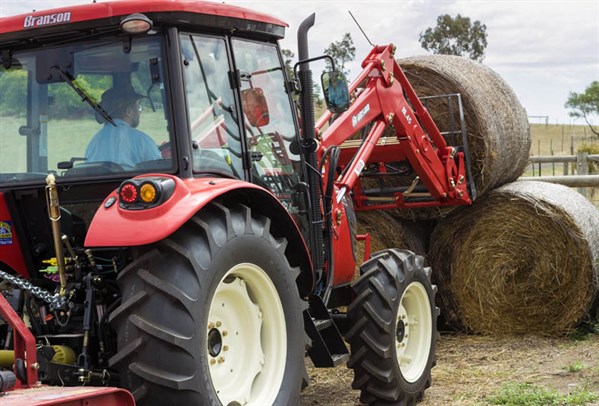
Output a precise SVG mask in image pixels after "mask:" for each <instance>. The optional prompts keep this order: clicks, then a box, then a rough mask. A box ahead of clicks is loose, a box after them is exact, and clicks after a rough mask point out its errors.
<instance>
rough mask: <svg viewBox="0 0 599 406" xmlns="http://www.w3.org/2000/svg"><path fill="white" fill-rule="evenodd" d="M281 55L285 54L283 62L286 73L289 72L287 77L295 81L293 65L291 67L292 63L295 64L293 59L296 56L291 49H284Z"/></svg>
mask: <svg viewBox="0 0 599 406" xmlns="http://www.w3.org/2000/svg"><path fill="white" fill-rule="evenodd" d="M281 53H282V54H283V62H284V63H285V71H287V77H288V78H289V79H293V78H294V73H293V65H291V62H293V57H294V56H295V54H294V53H293V52H291V50H290V49H282V50H281Z"/></svg>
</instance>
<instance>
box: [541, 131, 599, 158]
mask: <svg viewBox="0 0 599 406" xmlns="http://www.w3.org/2000/svg"><path fill="white" fill-rule="evenodd" d="M530 136H531V141H532V142H531V145H530V155H532V156H539V155H571V154H572V151H573V152H574V154H575V153H576V151H577V150H578V149H579V148H580V146H581V145H582V144H591V145H599V138H598V137H597V136H595V135H593V134H592V133H591V131H590V130H589V128H588V127H587V126H585V125H563V124H555V125H552V124H550V125H544V124H531V125H530Z"/></svg>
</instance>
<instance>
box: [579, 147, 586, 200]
mask: <svg viewBox="0 0 599 406" xmlns="http://www.w3.org/2000/svg"><path fill="white" fill-rule="evenodd" d="M588 155H589V154H588V152H580V151H579V152H578V153H576V171H577V175H588V174H589V162H588ZM578 193H580V194H581V195H583V196H584V197H587V198H588V197H589V195H588V190H587V188H585V187H579V188H578Z"/></svg>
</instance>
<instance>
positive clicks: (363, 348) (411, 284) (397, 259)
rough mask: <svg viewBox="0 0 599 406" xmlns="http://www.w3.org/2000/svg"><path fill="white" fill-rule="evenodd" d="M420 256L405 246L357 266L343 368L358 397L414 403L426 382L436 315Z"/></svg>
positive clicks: (427, 271)
mask: <svg viewBox="0 0 599 406" xmlns="http://www.w3.org/2000/svg"><path fill="white" fill-rule="evenodd" d="M423 263H424V259H423V258H422V257H421V256H417V255H415V254H413V253H412V252H410V251H406V250H395V249H390V250H384V251H380V252H378V253H377V254H375V255H374V256H373V258H372V259H370V260H369V261H368V262H366V263H364V264H363V265H362V267H361V268H360V271H361V273H362V276H361V277H360V279H358V280H357V281H356V282H355V283H354V285H353V287H352V288H353V290H354V293H355V300H354V301H353V302H352V304H351V305H350V306H349V309H348V317H349V323H350V324H349V325H350V326H351V328H350V330H349V331H348V333H347V335H346V338H347V341H348V342H349V344H350V347H351V358H350V360H349V362H348V366H349V367H350V368H352V369H353V370H354V381H353V383H352V387H353V388H354V389H359V390H360V391H361V395H360V400H361V401H362V402H363V403H367V404H377V405H385V404H387V405H413V404H415V403H416V402H417V401H419V400H420V399H421V398H422V396H423V394H424V391H425V389H426V388H428V387H429V386H430V382H431V368H432V367H433V365H434V363H435V348H436V340H437V335H438V334H437V328H436V324H437V315H438V309H437V308H436V307H435V304H434V303H435V301H434V296H435V292H436V288H435V287H433V286H432V285H431V282H430V269H429V268H424V267H423Z"/></svg>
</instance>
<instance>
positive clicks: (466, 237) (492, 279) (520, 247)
mask: <svg viewBox="0 0 599 406" xmlns="http://www.w3.org/2000/svg"><path fill="white" fill-rule="evenodd" d="M430 261H431V265H432V267H433V269H434V275H435V278H436V281H437V284H438V286H439V295H438V296H437V297H438V300H439V305H440V307H441V309H442V311H443V314H444V319H445V321H446V323H447V324H448V325H449V326H451V327H453V328H455V329H460V330H462V329H463V330H466V331H471V332H477V333H485V334H511V333H538V334H548V335H554V334H562V333H567V332H568V331H570V330H571V329H573V328H574V327H575V326H576V325H577V324H578V323H579V322H580V321H582V320H583V319H584V318H585V317H587V315H588V313H589V310H590V307H591V304H592V302H593V300H594V298H595V296H596V294H597V289H598V287H599V211H597V209H596V208H595V207H594V206H593V205H592V204H591V203H590V202H589V201H588V200H587V199H585V198H584V197H583V196H582V195H580V194H578V193H577V192H576V191H574V190H571V189H569V188H567V187H565V186H561V185H555V184H551V183H541V182H515V183H512V184H509V185H505V186H503V187H501V188H499V189H496V190H493V191H491V192H489V193H488V194H486V195H485V196H484V197H482V198H480V199H479V200H477V201H476V202H475V203H474V205H472V206H471V207H467V208H464V209H463V210H457V211H455V212H454V213H452V215H450V216H449V217H447V218H445V219H443V220H441V221H440V222H439V224H438V226H437V227H436V228H435V230H434V232H433V235H432V239H431V250H430Z"/></svg>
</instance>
